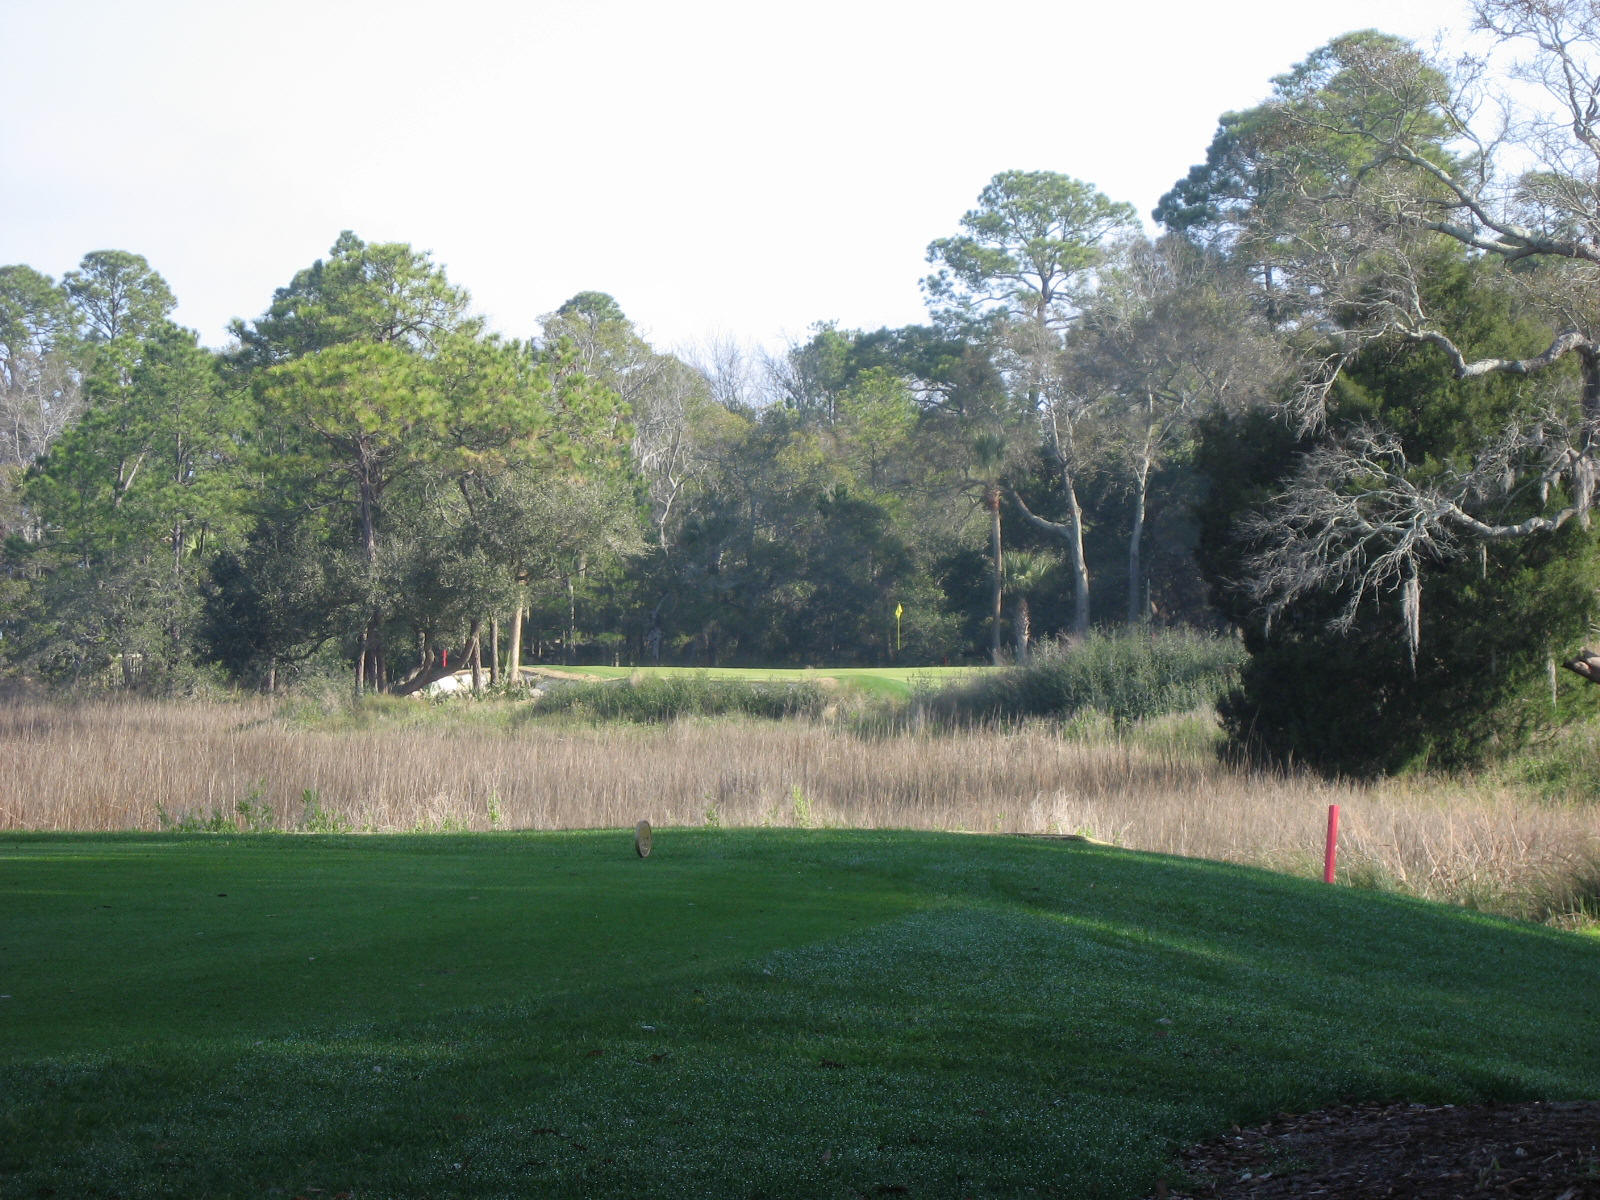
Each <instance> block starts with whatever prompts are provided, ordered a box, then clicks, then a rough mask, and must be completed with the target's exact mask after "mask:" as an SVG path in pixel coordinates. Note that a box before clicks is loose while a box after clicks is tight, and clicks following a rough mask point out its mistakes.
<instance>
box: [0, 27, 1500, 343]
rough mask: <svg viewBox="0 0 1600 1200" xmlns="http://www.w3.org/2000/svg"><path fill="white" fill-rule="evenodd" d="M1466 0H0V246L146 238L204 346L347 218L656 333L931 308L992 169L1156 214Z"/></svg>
mask: <svg viewBox="0 0 1600 1200" xmlns="http://www.w3.org/2000/svg"><path fill="white" fill-rule="evenodd" d="M1467 22H1468V12H1467V8H1466V3H1465V0H1343V2H1338V3H1315V2H1312V3H1305V2H1303V0H1210V2H1205V3H1202V2H1199V0H1194V2H1180V0H1149V2H1147V3H1108V2H1105V0H1095V2H1093V3H1085V2H1083V0H1048V2H1046V0H969V2H967V3H959V4H958V3H950V2H949V0H915V2H903V0H808V2H807V3H805V4H776V3H762V2H761V0H744V2H737V3H736V2H732V0H523V2H521V3H515V2H510V0H457V2H456V3H454V4H438V3H431V2H430V3H422V2H421V0H276V2H274V3H269V4H263V3H260V2H259V0H255V2H251V3H244V2H236V0H0V45H3V46H4V65H3V67H0V264H5V263H18V262H21V263H27V264H29V265H30V266H33V267H35V268H36V269H38V270H41V271H44V272H46V273H48V274H50V275H53V276H56V277H57V278H59V277H60V276H61V274H62V273H64V272H65V271H68V270H70V269H72V268H73V267H74V266H75V265H76V264H77V262H78V260H79V259H80V258H81V257H82V256H83V255H84V254H85V253H86V252H88V251H91V250H100V249H123V250H131V251H134V252H136V253H139V254H143V255H144V256H145V257H146V258H148V259H149V260H150V262H151V264H152V265H153V266H154V267H155V268H156V269H157V270H158V271H160V272H161V273H162V274H163V275H164V276H165V277H166V278H167V280H168V282H169V283H170V284H171V285H172V288H173V290H174V292H175V293H176V294H177V297H178V301H179V308H178V311H177V314H176V316H177V318H178V319H179V320H180V321H181V322H183V323H184V324H186V325H189V326H192V327H193V328H196V329H198V330H199V331H200V333H201V336H202V339H203V340H204V341H205V342H207V343H208V344H210V345H222V344H224V342H225V341H226V332H225V331H226V325H227V322H228V319H229V318H231V317H235V316H240V317H246V318H249V317H254V316H256V315H258V314H259V313H261V311H262V310H263V309H264V308H265V307H266V306H267V304H268V303H269V302H270V300H271V298H272V292H273V289H274V288H277V287H279V286H282V285H283V284H286V283H287V282H288V281H289V279H290V278H291V276H293V274H294V272H295V271H297V270H298V269H300V268H301V267H304V266H307V265H309V264H310V263H311V262H312V261H313V260H314V259H316V258H318V257H320V256H322V255H324V254H326V252H327V250H328V248H329V247H330V246H331V245H332V244H333V241H334V239H335V237H337V236H338V233H339V231H340V230H341V229H346V228H348V229H354V230H355V231H356V232H357V233H358V234H360V235H361V236H362V237H363V238H365V239H367V240H368V241H405V242H409V243H411V244H412V245H413V246H416V247H417V248H419V249H423V250H427V251H430V252H431V253H432V255H433V257H434V259H435V261H437V262H439V263H441V264H443V265H444V266H445V267H446V269H447V270H448V272H449V275H450V277H451V278H452V279H453V280H454V281H455V282H456V283H458V284H462V285H464V286H465V287H467V288H468V289H469V290H470V291H471V292H472V295H473V297H474V300H475V302H476V304H477V307H478V309H479V310H480V311H482V312H484V313H486V314H487V315H488V317H489V320H490V324H491V325H492V327H494V328H496V329H498V330H500V331H501V332H503V333H506V334H508V335H512V336H518V337H521V336H527V335H529V334H531V333H534V332H535V331H536V330H537V327H538V320H539V317H540V316H541V315H542V314H544V313H547V312H550V311H551V310H553V309H554V308H556V307H557V306H558V305H559V304H560V303H561V302H562V301H563V300H565V299H567V298H568V297H569V296H571V295H573V294H574V293H576V292H579V291H583V290H588V289H593V290H598V291H605V292H610V293H611V294H612V295H614V296H615V297H616V298H617V300H618V301H619V302H620V303H621V305H622V307H623V310H624V311H625V312H626V313H627V314H628V315H629V316H630V317H631V318H633V320H634V321H635V323H636V324H637V325H638V326H639V327H640V329H641V330H642V331H643V332H645V333H646V335H647V336H649V337H650V338H651V340H652V341H653V342H654V343H655V344H656V345H657V346H658V347H660V348H662V349H672V348H677V347H682V346H686V345H689V344H691V343H694V342H696V341H700V340H703V339H706V338H708V337H710V336H713V335H722V336H732V337H734V338H736V339H739V340H741V341H745V342H752V343H762V344H765V345H769V346H774V345H778V344H781V341H782V339H783V338H784V337H786V336H788V337H794V338H801V337H803V336H804V335H805V333H806V330H807V327H808V326H809V325H810V324H811V323H812V322H814V321H818V320H824V319H835V320H838V321H839V322H840V323H841V324H842V325H844V326H847V327H858V328H867V329H871V328H877V327H878V326H881V325H901V324H906V323H910V322H916V321H921V320H923V319H924V318H925V311H924V309H923V305H922V298H921V295H920V293H919V290H918V286H917V285H918V280H919V279H920V278H921V277H922V275H923V274H925V273H926V270H927V267H926V263H925V261H924V252H925V250H926V247H927V244H928V243H929V242H930V241H931V240H933V239H934V238H936V237H943V236H946V235H948V234H951V233H953V232H955V231H956V227H957V222H958V221H959V220H960V218H961V215H962V214H963V213H964V212H965V211H966V210H967V209H968V208H970V207H971V206H972V205H973V203H974V201H975V200H976V198H977V195H978V192H979V191H980V189H981V188H982V187H983V186H984V184H985V183H986V182H987V181H988V180H989V178H990V177H991V176H992V175H994V174H995V173H996V172H999V171H1002V170H1009V169H1020V170H1051V171H1060V172H1062V173H1065V174H1068V175H1073V176H1077V177H1078V178H1080V179H1085V180H1088V181H1089V182H1091V183H1093V184H1095V185H1096V186H1097V187H1099V188H1100V189H1101V190H1102V191H1103V192H1105V193H1106V194H1107V195H1109V196H1111V197H1112V198H1113V199H1117V200H1126V201H1130V202H1131V203H1133V204H1134V205H1135V206H1136V207H1137V208H1138V209H1139V210H1140V211H1141V212H1144V213H1148V211H1149V209H1151V208H1152V207H1153V206H1154V205H1155V202H1156V201H1157V200H1158V199H1159V198H1160V196H1161V194H1162V193H1163V192H1165V191H1166V190H1167V189H1168V188H1169V187H1171V186H1172V184H1173V182H1174V181H1176V180H1177V179H1178V178H1179V177H1180V176H1182V175H1183V174H1184V173H1185V172H1186V171H1187V170H1188V168H1189V166H1190V164H1192V163H1195V162H1198V161H1200V160H1201V159H1202V158H1203V157H1204V155H1205V149H1206V146H1207V144H1208V143H1209V142H1210V140H1211V135H1212V133H1213V132H1214V130H1215V128H1216V121H1217V117H1218V116H1219V115H1220V114H1221V113H1222V112H1224V111H1226V110H1228V109H1237V108H1243V107H1247V106H1249V105H1251V104H1254V103H1256V102H1257V101H1259V100H1261V99H1262V98H1263V97H1264V96H1265V95H1266V93H1267V91H1268V89H1269V87H1270V79H1271V77H1272V76H1273V75H1275V74H1278V73H1280V72H1282V71H1284V70H1287V69H1288V68H1289V67H1290V66H1291V65H1292V64H1293V63H1295V62H1297V61H1299V60H1301V59H1302V58H1304V57H1305V56H1306V55H1307V54H1308V53H1309V52H1310V51H1312V50H1314V49H1315V48H1316V47H1318V46H1320V45H1322V44H1323V43H1324V42H1326V41H1327V40H1328V39H1329V38H1330V37H1333V36H1335V35H1337V34H1339V33H1343V32H1346V31H1348V30H1352V29H1361V28H1368V27H1371V28H1379V29H1382V30H1384V31H1386V32H1390V33H1396V34H1400V35H1402V36H1406V37H1412V38H1416V39H1418V40H1420V41H1422V42H1424V43H1425V44H1426V43H1428V42H1430V41H1431V39H1432V37H1433V34H1434V32H1435V31H1436V30H1439V29H1440V28H1444V27H1449V28H1452V29H1455V30H1458V31H1459V30H1463V29H1464V28H1465V27H1466V25H1467Z"/></svg>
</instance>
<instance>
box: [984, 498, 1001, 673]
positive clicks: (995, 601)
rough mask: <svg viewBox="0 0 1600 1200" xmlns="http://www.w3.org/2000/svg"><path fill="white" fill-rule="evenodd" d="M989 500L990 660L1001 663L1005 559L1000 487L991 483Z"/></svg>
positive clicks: (995, 663)
mask: <svg viewBox="0 0 1600 1200" xmlns="http://www.w3.org/2000/svg"><path fill="white" fill-rule="evenodd" d="M986 499H987V500H988V502H989V554H990V556H991V557H992V558H993V560H994V572H993V576H992V586H991V589H990V597H989V661H990V662H992V663H993V664H994V665H995V666H997V667H998V666H999V665H1000V656H1001V651H1000V618H1001V606H1002V604H1003V603H1004V601H1005V559H1004V558H1003V557H1002V556H1001V547H1000V488H999V486H998V485H991V486H990V488H989V494H988V496H987V497H986Z"/></svg>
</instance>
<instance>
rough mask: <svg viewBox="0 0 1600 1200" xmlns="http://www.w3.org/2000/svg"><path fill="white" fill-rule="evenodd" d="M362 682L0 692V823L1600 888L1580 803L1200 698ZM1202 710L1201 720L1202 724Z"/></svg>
mask: <svg viewBox="0 0 1600 1200" xmlns="http://www.w3.org/2000/svg"><path fill="white" fill-rule="evenodd" d="M491 707H492V706H470V705H469V706H466V707H464V708H463V709H461V710H459V711H458V712H457V713H451V714H443V715H441V714H439V713H438V712H437V710H434V709H432V708H431V707H430V706H427V705H421V704H406V705H398V704H397V705H388V706H377V707H375V708H371V709H369V710H367V711H366V712H365V713H364V714H362V715H360V716H359V718H358V719H356V720H353V721H352V720H351V719H349V718H345V719H344V720H343V721H342V723H341V722H339V721H335V722H333V723H329V722H312V723H310V724H309V725H308V724H304V723H301V722H297V721H295V720H293V719H291V718H289V717H287V716H285V715H284V714H283V712H282V710H280V709H278V708H274V707H273V706H271V705H269V704H267V703H265V702H259V703H238V704H191V705H174V704H150V703H121V704H92V705H81V706H58V705H52V704H37V703H14V704H10V705H6V706H4V707H0V829H4V830H76V831H109V830H158V829H161V828H164V827H171V826H173V825H181V824H185V823H187V824H189V825H191V826H193V825H197V824H205V823H207V822H208V821H209V822H211V823H212V824H218V823H226V822H227V821H230V820H233V819H235V817H236V815H237V814H238V813H239V809H240V805H241V804H243V805H244V806H245V811H246V812H248V813H251V814H254V815H255V816H256V818H257V820H258V823H271V824H272V825H274V826H275V827H277V828H280V829H295V828H298V827H304V825H305V824H306V822H307V820H308V817H309V818H314V820H313V824H315V825H316V826H317V827H320V828H330V827H338V828H349V829H353V830H371V831H404V830H416V829H462V830H488V829H495V828H500V829H573V828H586V827H603V828H619V827H626V826H631V825H633V824H634V823H635V822H636V821H638V820H640V819H641V818H643V819H648V820H650V821H651V822H652V823H653V824H655V825H657V826H669V827H670V826H688V825H705V824H722V825H728V826H758V825H786V826H793V825H819V826H847V827H858V828H900V829H929V830H959V831H967V832H975V833H979V832H981V833H1024V834H1079V835H1082V836H1085V837H1089V838H1093V839H1096V840H1099V841H1104V842H1110V843H1113V844H1116V845H1119V846H1124V847H1128V848H1131V849H1137V850H1148V851H1156V852H1160V853H1167V854H1179V855H1190V856H1198V857H1204V858H1213V859H1220V860H1227V861H1233V862H1242V863H1251V864H1258V865H1264V866H1269V867H1272V868H1274V869H1278V870H1285V871H1291V872H1294V873H1299V874H1314V873H1319V872H1320V871H1321V853H1322V840H1323V833H1324V828H1325V821H1326V814H1327V809H1328V806H1329V805H1330V804H1338V805H1340V807H1341V810H1342V837H1341V847H1342V849H1341V858H1340V868H1341V873H1342V875H1343V876H1344V878H1346V879H1348V880H1351V881H1353V882H1358V883H1363V884H1367V885H1371V886H1379V887H1388V888H1394V889H1398V890H1403V891H1407V892H1411V893H1414V894H1417V895H1421V896H1426V897H1430V898H1435V899H1440V900H1447V901H1454V902H1458V903H1466V904H1471V905H1474V906H1476V907H1481V908H1485V909H1489V910H1494V911H1498V912H1504V913H1510V914H1514V915H1518V916H1524V917H1531V918H1552V917H1559V916H1561V915H1562V914H1570V913H1573V912H1578V911H1581V910H1582V909H1583V908H1584V907H1585V905H1586V904H1588V902H1589V900H1590V899H1592V898H1593V896H1594V895H1595V894H1596V891H1597V890H1600V832H1597V828H1596V815H1597V810H1596V809H1594V808H1590V807H1586V806H1578V805H1553V804H1545V803H1541V802H1538V801H1537V800H1535V799H1531V798H1529V797H1527V796H1523V795H1519V794H1517V793H1516V792H1514V791H1512V790H1509V789H1506V788H1495V787H1492V786H1489V785H1485V784H1477V785H1467V784H1463V783H1461V782H1460V781H1452V780H1444V779H1426V780H1421V781H1406V782H1398V783H1396V782H1390V783H1382V784H1377V785H1370V786H1368V785H1363V786H1356V785H1346V784H1332V783H1328V782H1325V781H1321V780H1317V779H1314V778H1311V777H1308V776H1289V775H1279V774H1261V773H1254V772H1249V771H1242V770H1239V769H1236V768H1232V767H1229V766H1227V765H1225V764H1223V763H1221V762H1219V761H1218V760H1217V757H1216V755H1215V753H1214V752H1213V749H1212V747H1211V745H1210V744H1209V742H1208V740H1207V739H1206V738H1205V737H1204V736H1203V735H1202V736H1196V729H1197V723H1196V721H1195V720H1190V721H1188V722H1183V721H1176V722H1174V721H1169V722H1166V723H1157V724H1155V725H1150V726H1146V727H1144V728H1142V729H1140V730H1137V731H1135V732H1133V733H1130V734H1126V735H1123V736H1118V735H1116V734H1115V733H1114V732H1113V731H1111V730H1110V729H1109V728H1099V729H1093V728H1091V729H1089V730H1087V731H1085V730H1084V729H1083V728H1081V727H1079V728H1073V727H1069V728H1067V729H1065V730H1064V729H1062V728H1060V727H1059V726H1054V725H1045V724H1039V725H1034V726H1029V727H1026V728H1022V729H1019V730H1001V729H987V730H984V729H978V730H967V731H963V732H959V733H935V732H898V733H889V734H883V735H879V736H868V735H863V734H859V733H856V732H852V731H851V730H850V729H847V728H843V727H838V726H834V725H829V724H826V723H813V722H799V721H789V722H781V723H778V722H755V721H749V722H742V721H717V722H678V723H675V724H670V725H664V726H619V725H612V726H599V727H594V726H584V725H578V724H564V725H542V724H538V723H532V722H528V723H521V724H517V723H514V722H508V721H507V720H506V719H505V710H504V709H502V710H500V712H499V713H498V714H496V713H494V712H491V711H490V709H491ZM1199 727H1200V728H1203V726H1199Z"/></svg>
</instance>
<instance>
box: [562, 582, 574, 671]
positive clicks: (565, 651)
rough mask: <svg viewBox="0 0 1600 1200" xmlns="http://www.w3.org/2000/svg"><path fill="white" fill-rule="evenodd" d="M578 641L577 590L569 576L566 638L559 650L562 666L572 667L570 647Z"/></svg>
mask: <svg viewBox="0 0 1600 1200" xmlns="http://www.w3.org/2000/svg"><path fill="white" fill-rule="evenodd" d="M577 640H578V589H577V585H576V584H575V583H574V582H573V578H572V576H571V575H568V576H567V636H566V637H565V638H564V639H563V641H564V642H565V643H566V644H565V645H564V646H563V647H562V648H561V662H562V665H564V666H568V667H570V666H571V665H572V646H573V643H574V642H576V641H577Z"/></svg>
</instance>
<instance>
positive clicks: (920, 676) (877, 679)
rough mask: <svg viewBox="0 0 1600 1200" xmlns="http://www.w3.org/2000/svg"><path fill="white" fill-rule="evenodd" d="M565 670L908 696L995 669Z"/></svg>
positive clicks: (597, 675)
mask: <svg viewBox="0 0 1600 1200" xmlns="http://www.w3.org/2000/svg"><path fill="white" fill-rule="evenodd" d="M560 670H561V671H562V672H564V673H567V672H570V673H572V674H578V675H588V676H591V677H593V678H595V679H630V678H632V677H633V676H634V675H639V676H642V677H644V678H647V679H648V678H665V679H670V678H674V677H678V678H682V677H687V678H703V679H729V680H738V681H741V682H744V683H787V682H795V681H800V682H816V681H818V680H822V679H833V680H837V681H838V682H839V683H842V684H845V685H846V686H849V687H855V688H860V689H861V690H862V691H865V692H869V693H874V694H877V695H884V696H890V697H894V698H898V699H905V698H906V697H908V696H910V695H911V694H912V692H913V691H915V690H916V689H917V688H919V687H942V686H943V685H945V684H947V683H954V682H956V681H958V680H961V679H967V678H970V677H971V676H972V675H974V674H976V673H978V672H982V671H987V670H992V668H989V667H838V668H834V669H826V670H816V669H813V668H810V667H806V668H795V669H783V668H768V667H562V668H560Z"/></svg>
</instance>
